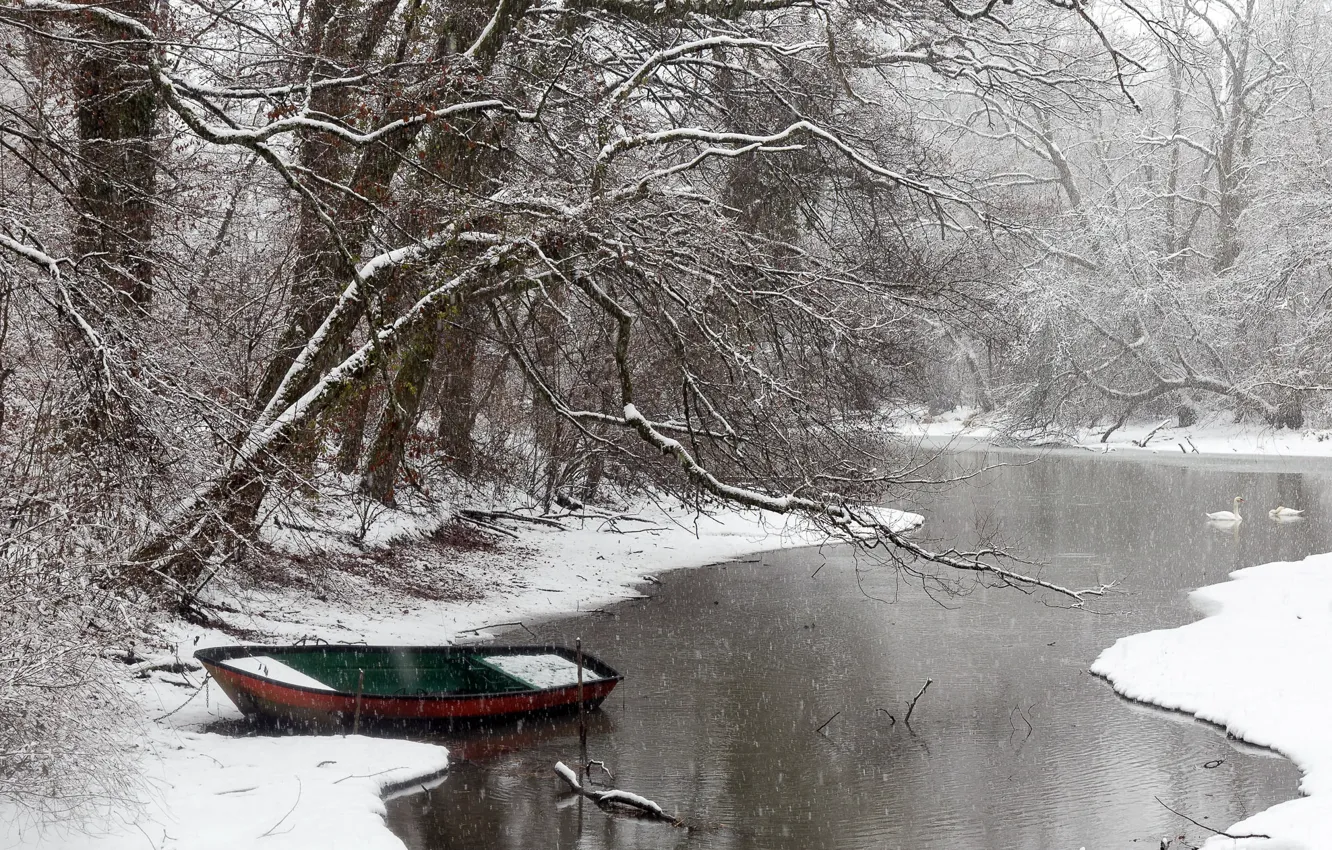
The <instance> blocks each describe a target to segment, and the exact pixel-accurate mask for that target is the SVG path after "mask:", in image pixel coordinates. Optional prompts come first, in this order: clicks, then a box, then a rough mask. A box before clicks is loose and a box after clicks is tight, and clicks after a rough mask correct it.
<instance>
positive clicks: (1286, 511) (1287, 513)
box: [1267, 505, 1304, 519]
mask: <svg viewBox="0 0 1332 850" xmlns="http://www.w3.org/2000/svg"><path fill="white" fill-rule="evenodd" d="M1303 514H1304V511H1297V510H1295V509H1294V508H1287V507H1283V506H1281V505H1277V506H1276V507H1275V508H1272V510H1270V511H1268V512H1267V515H1268V516H1270V517H1271V518H1272V519H1294V518H1296V517H1298V516H1302V515H1303Z"/></svg>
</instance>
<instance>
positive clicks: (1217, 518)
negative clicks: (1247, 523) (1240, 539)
mask: <svg viewBox="0 0 1332 850" xmlns="http://www.w3.org/2000/svg"><path fill="white" fill-rule="evenodd" d="M1242 501H1244V497H1243V496H1236V497H1235V510H1233V511H1212V512H1211V513H1210V514H1208V515H1207V518H1208V519H1210V520H1211V521H1212V522H1240V521H1241V520H1243V519H1244V517H1242V516H1240V512H1239V506H1240V502H1242Z"/></svg>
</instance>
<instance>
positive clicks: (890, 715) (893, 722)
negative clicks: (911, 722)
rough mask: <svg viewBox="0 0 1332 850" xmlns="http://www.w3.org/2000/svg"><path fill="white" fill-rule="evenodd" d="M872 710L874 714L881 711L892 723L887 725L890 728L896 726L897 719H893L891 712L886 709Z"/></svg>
mask: <svg viewBox="0 0 1332 850" xmlns="http://www.w3.org/2000/svg"><path fill="white" fill-rule="evenodd" d="M874 710H875V711H876V712H877V711H882V712H883V713H884V714H886V715H888V719H889V720H891V721H892V723H891V724H889V725H892V726H896V725H897V718H896V717H893V713H892V712H891V711H889V710H888V709H886V708H876V709H874Z"/></svg>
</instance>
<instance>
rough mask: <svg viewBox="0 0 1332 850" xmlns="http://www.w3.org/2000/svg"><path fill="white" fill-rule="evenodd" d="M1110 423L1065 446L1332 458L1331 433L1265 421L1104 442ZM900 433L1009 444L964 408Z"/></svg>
mask: <svg viewBox="0 0 1332 850" xmlns="http://www.w3.org/2000/svg"><path fill="white" fill-rule="evenodd" d="M1109 427H1110V426H1109V424H1106V425H1103V426H1101V427H1098V428H1081V429H1078V430H1077V431H1075V432H1074V433H1072V434H1070V435H1068V439H1067V441H1066V442H1064V443H1063V444H1064V445H1067V446H1069V447H1077V448H1082V449H1089V450H1091V451H1095V452H1107V453H1127V454H1132V455H1144V454H1147V455H1216V456H1221V457H1235V456H1241V457H1244V456H1253V457H1267V458H1272V457H1318V458H1332V431H1326V430H1314V429H1305V430H1299V431H1292V430H1289V429H1285V428H1281V429H1277V428H1273V427H1271V426H1269V425H1265V424H1262V423H1241V424H1236V423H1234V422H1222V421H1217V420H1206V421H1200V422H1199V423H1198V424H1196V425H1190V426H1188V427H1184V428H1181V427H1178V426H1177V425H1176V424H1175V422H1174V420H1173V419H1171V420H1156V421H1134V422H1128V423H1125V425H1124V426H1123V427H1121V428H1117V429H1115V430H1114V431H1113V432H1111V434H1110V436H1109V437H1108V438H1107V439H1106V441H1105V442H1101V435H1102V434H1104V433H1105V431H1106V429H1107V428H1109ZM894 430H895V431H896V432H897V433H899V434H901V435H903V436H906V437H914V438H925V439H928V440H930V441H931V442H933V443H936V444H948V443H950V442H951V443H953V444H954V447H971V446H976V445H984V444H987V443H999V442H1003V443H1004V444H1007V445H1011V441H1009V440H1002V439H1001V438H1002V433H1003V432H1002V428H1001V426H1000V424H999V423H997V422H995V421H992V420H991V418H989V417H986V416H984V415H981V414H979V413H978V412H977V411H974V410H969V409H966V408H959V409H957V410H950V411H948V412H946V413H942V414H939V415H937V416H923V415H922V416H921V417H919V418H918V419H916V420H914V421H909V422H904V423H901V424H900V425H899V426H898V427H897V428H895V429H894Z"/></svg>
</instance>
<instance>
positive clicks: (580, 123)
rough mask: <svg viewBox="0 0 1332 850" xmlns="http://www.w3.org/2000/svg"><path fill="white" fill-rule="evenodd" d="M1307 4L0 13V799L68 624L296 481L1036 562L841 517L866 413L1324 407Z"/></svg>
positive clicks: (70, 710) (75, 709)
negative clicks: (675, 505) (803, 526)
mask: <svg viewBox="0 0 1332 850" xmlns="http://www.w3.org/2000/svg"><path fill="white" fill-rule="evenodd" d="M1322 26H1323V24H1322V23H1321V22H1320V19H1319V15H1318V14H1317V12H1316V10H1313V9H1312V8H1311V7H1309V8H1306V7H1305V6H1304V5H1301V4H1300V3H1287V4H1282V3H1258V2H1250V3H1248V4H1247V5H1243V6H1233V5H1229V4H1227V5H1224V7H1222V6H1217V7H1215V8H1213V7H1206V8H1202V7H1199V6H1197V5H1196V4H1172V3H1166V4H1162V5H1160V6H1156V5H1152V6H1146V5H1138V4H1135V3H1132V2H1122V3H1120V4H1118V5H1115V6H1111V7H1106V8H1095V9H1093V8H1090V7H1088V6H1086V5H1084V4H1082V3H1076V2H1075V3H1063V2H1015V3H1007V2H1005V3H996V2H989V3H985V4H976V5H974V6H972V5H966V4H961V5H959V4H954V3H953V2H951V0H944V2H942V3H937V4H934V3H919V2H910V3H907V4H888V5H884V4H866V3H860V2H855V0H850V2H835V3H813V2H808V0H736V1H735V2H727V3H719V2H710V0H701V2H684V1H683V0H681V1H680V2H677V0H666V2H660V3H657V2H642V3H640V2H633V0H575V2H553V3H540V2H530V0H498V2H495V3H471V2H467V0H460V2H452V3H447V4H427V3H423V2H419V0H308V2H307V0H302V2H300V3H286V2H276V3H249V2H241V3H232V4H227V5H225V6H215V5H213V4H210V3H206V2H202V0H195V2H190V3H185V4H176V5H168V4H159V3H155V2H152V0H115V2H108V3H104V4H88V3H66V2H62V0H15V2H13V3H10V4H7V5H6V6H5V7H4V8H3V9H0V30H3V32H4V35H5V42H4V50H5V54H4V59H3V70H4V74H3V82H0V92H2V94H0V112H2V113H3V118H2V119H0V163H2V166H0V185H2V186H3V189H4V191H3V192H2V193H0V205H3V207H4V209H3V213H4V215H3V216H2V217H0V218H2V221H0V275H2V278H3V287H2V288H0V388H3V393H2V397H0V401H2V402H3V404H0V463H2V467H3V468H2V469H0V477H3V483H4V486H3V488H2V490H0V493H2V495H0V504H3V507H4V512H5V518H6V529H5V532H4V533H5V535H6V536H5V538H4V540H3V543H0V547H2V548H0V556H2V560H0V637H3V636H11V637H13V641H9V640H6V641H4V642H3V643H4V645H5V646H6V649H5V650H4V651H3V652H4V654H0V708H3V709H4V710H0V717H2V718H3V720H2V721H0V723H3V724H4V726H3V728H0V795H6V796H17V795H21V794H23V793H25V792H24V791H23V789H25V788H31V787H32V786H33V783H31V782H29V781H28V780H27V779H25V778H24V777H29V776H33V775H40V776H46V775H49V773H50V772H51V771H57V770H65V769H66V768H57V767H55V766H54V765H57V764H60V763H62V759H63V760H65V761H66V762H67V761H68V759H69V758H73V757H74V756H73V754H75V753H78V752H81V751H82V750H81V749H80V747H82V744H80V743H78V742H79V741H81V740H83V739H82V738H80V737H79V734H80V733H79V731H78V730H79V729H80V728H83V727H81V726H79V724H90V725H89V726H88V728H96V727H98V726H99V725H100V721H98V720H96V718H97V717H99V716H100V715H98V713H97V712H96V711H95V710H93V708H91V706H99V705H103V704H104V703H105V699H106V696H105V695H104V694H101V693H100V692H99V690H98V688H97V687H96V686H95V685H94V684H93V683H95V682H96V681H98V676H97V675H96V670H97V667H98V665H100V664H104V663H106V661H105V659H104V657H103V650H104V649H105V648H106V647H111V646H115V647H117V648H119V649H120V650H122V651H127V650H125V647H126V646H128V644H129V642H130V641H131V640H132V639H133V638H134V636H135V633H136V630H137V629H138V628H139V624H140V623H141V622H142V618H143V617H144V616H146V613H147V612H150V611H155V610H162V609H166V610H169V611H173V612H175V613H177V614H179V615H182V616H187V617H192V618H195V619H199V620H206V621H210V622H211V621H213V620H218V617H217V614H218V612H217V611H216V610H210V609H209V608H208V607H207V606H206V605H205V604H204V603H203V599H204V597H205V594H206V591H207V590H208V589H209V588H210V587H213V586H215V583H216V582H217V581H218V579H219V577H220V576H228V575H233V576H234V575H240V576H244V575H245V573H244V570H246V569H253V568H254V566H255V564H256V563H261V564H262V563H263V561H262V559H257V557H256V552H259V551H260V550H259V549H257V548H256V546H257V545H258V544H257V541H259V540H260V539H261V537H262V533H263V531H264V529H266V528H267V529H270V530H271V529H273V528H277V527H282V523H283V522H284V517H285V518H286V523H287V524H286V528H288V529H290V528H292V527H293V525H292V519H291V516H292V515H293V513H294V514H296V515H303V514H301V512H302V511H304V510H305V507H306V506H308V505H311V504H315V503H319V502H320V501H324V502H332V503H337V504H339V505H349V506H352V509H353V510H354V511H358V512H360V515H361V516H362V517H363V518H364V519H365V520H366V522H368V518H369V517H370V516H371V515H372V514H374V513H375V512H378V511H380V510H383V509H385V508H386V507H388V506H394V505H400V504H417V505H420V504H429V503H431V502H441V501H449V502H454V501H457V500H458V499H459V497H458V496H457V495H456V494H458V493H462V494H463V496H462V497H461V499H462V501H463V502H464V503H465V502H466V501H467V500H468V499H474V500H475V501H477V502H482V501H485V500H486V498H488V497H489V494H493V493H503V494H506V497H510V496H512V495H513V494H523V498H524V499H526V500H528V503H529V504H531V505H532V506H534V507H535V508H536V509H537V510H538V511H539V510H541V509H545V508H551V507H552V506H553V507H557V508H559V509H561V510H565V511H574V512H577V511H582V510H585V509H586V506H587V505H589V504H595V503H597V502H598V500H600V499H602V498H605V496H606V494H607V493H617V494H623V493H636V492H644V491H650V492H652V493H656V494H671V495H672V496H674V497H676V498H679V499H683V500H685V501H686V502H688V503H691V504H699V505H703V504H708V503H728V502H729V503H737V504H742V505H747V506H751V507H760V508H765V509H768V510H775V511H778V512H782V513H788V512H792V513H798V514H802V515H804V516H806V517H807V518H809V519H811V520H812V521H816V522H819V523H821V524H823V525H824V526H827V527H829V528H832V529H834V530H840V531H842V532H845V533H848V534H851V535H852V536H855V537H856V538H858V539H860V540H861V541H862V542H864V543H865V544H866V545H878V544H882V545H884V546H885V547H886V548H887V550H888V551H890V552H893V553H895V554H896V557H897V561H898V565H899V567H900V568H902V569H906V570H909V571H911V572H912V573H913V574H914V575H917V576H923V575H924V574H926V573H927V572H929V571H933V570H940V571H944V572H945V573H946V572H948V571H951V570H960V571H963V573H964V574H979V575H981V576H982V577H984V578H985V579H986V580H993V581H997V582H1001V583H1008V584H1014V585H1017V586H1021V587H1028V588H1029V587H1032V586H1044V587H1046V588H1047V589H1052V590H1055V591H1057V592H1061V593H1064V594H1065V595H1071V596H1074V597H1077V596H1078V595H1079V593H1081V591H1078V590H1077V589H1068V588H1058V587H1053V586H1050V585H1045V584H1043V583H1042V582H1040V581H1039V579H1038V578H1036V577H1034V576H1029V575H1025V574H1023V573H1022V571H1021V570H1014V569H1011V566H1012V565H1011V564H1008V562H1006V561H1005V560H1004V559H1003V556H1002V553H1000V552H998V551H991V550H984V551H975V552H939V551H933V550H927V549H925V548H923V547H922V546H920V545H919V544H918V543H915V542H913V541H912V540H910V539H909V538H907V537H905V536H904V535H903V534H902V532H901V530H900V529H899V528H895V527H893V526H892V525H891V524H890V523H888V522H886V521H884V520H882V519H881V518H880V517H879V515H878V514H876V513H875V512H873V511H868V510H865V509H862V508H859V507H857V506H858V505H862V504H874V503H876V502H878V501H879V500H882V499H884V498H891V495H892V494H893V493H894V492H900V490H901V488H905V487H913V486H919V485H920V484H921V482H920V481H919V478H920V474H919V472H918V466H919V463H920V461H919V459H917V458H916V457H914V456H913V455H912V453H911V452H909V451H906V450H903V449H901V448H900V447H898V446H896V445H894V443H893V442H892V440H891V439H890V438H889V437H888V436H887V433H888V432H887V430H886V426H887V425H889V424H891V422H893V421H894V420H895V419H898V418H900V417H902V416H904V415H906V414H907V412H909V411H912V410H915V409H917V408H920V407H934V408H944V407H951V406H953V405H954V404H957V403H962V402H969V403H974V404H976V405H978V406H980V407H982V408H987V409H996V410H1002V411H1003V412H1004V413H1006V414H1007V416H1008V417H1009V420H1010V421H1012V422H1013V423H1015V424H1014V427H1015V429H1016V430H1017V431H1018V432H1019V433H1021V434H1022V435H1025V436H1041V437H1048V436H1049V435H1050V434H1058V433H1060V432H1062V431H1063V430H1065V429H1067V428H1069V427H1073V426H1078V425H1087V424H1089V423H1102V424H1103V425H1104V426H1105V427H1110V426H1112V425H1114V424H1115V423H1116V422H1122V421H1124V419H1125V418H1126V417H1128V416H1129V415H1132V414H1143V415H1147V414H1152V415H1160V414H1161V413H1162V411H1167V412H1170V413H1172V414H1177V415H1178V416H1180V417H1181V418H1184V417H1189V416H1195V415H1197V412H1198V411H1199V410H1205V409H1220V410H1225V411H1228V412H1231V413H1234V414H1235V415H1239V416H1245V417H1257V418H1259V419H1261V420H1263V421H1265V422H1267V423H1270V424H1271V425H1273V426H1288V427H1299V426H1301V425H1303V424H1305V423H1306V422H1311V421H1319V420H1320V418H1321V417H1322V416H1323V415H1324V413H1323V405H1324V404H1325V402H1324V401H1323V397H1322V396H1321V395H1320V392H1321V390H1322V387H1323V385H1324V384H1327V383H1329V382H1328V380H1327V379H1326V378H1325V376H1324V374H1323V373H1324V372H1325V371H1326V370H1327V368H1328V365H1329V364H1328V363H1327V362H1326V359H1325V355H1324V353H1323V351H1322V349H1321V348H1320V347H1319V346H1317V345H1316V341H1317V339H1319V335H1320V334H1321V333H1322V322H1323V321H1324V318H1323V313H1324V310H1323V299H1324V295H1325V290H1326V289H1327V285H1328V284H1327V282H1326V280H1325V279H1324V273H1323V265H1324V263H1323V257H1324V254H1325V252H1326V251H1327V250H1328V247H1327V244H1326V228H1325V227H1324V226H1323V223H1322V217H1323V216H1324V215H1325V213H1324V208H1325V206H1326V201H1325V195H1326V194H1327V193H1326V192H1325V191H1324V189H1325V187H1326V180H1327V176H1326V174H1325V169H1324V164H1323V161H1322V154H1321V150H1322V134H1323V133H1324V132H1325V131H1326V130H1327V128H1328V126H1329V125H1328V121H1329V117H1328V114H1327V105H1326V104H1325V103H1324V100H1325V99H1326V95H1325V93H1326V92H1327V91H1329V88H1328V87H1327V86H1325V85H1322V82H1323V81H1324V77H1326V75H1327V74H1328V65H1327V62H1328V59H1329V53H1328V48H1327V45H1326V44H1325V42H1326V38H1325V37H1324V36H1323V33H1322V29H1321V28H1322ZM1292 210H1294V211H1298V214H1292V212H1291V211H1292ZM445 493H448V494H450V495H449V496H448V497H447V498H446V497H445V496H444V495H443V494H445ZM483 494H484V496H483ZM464 506H465V504H464ZM364 524H365V523H363V525H364ZM362 532H364V528H363V529H362ZM1006 564H1007V566H1006ZM219 622H220V620H219ZM11 650H12V651H11ZM51 699H55V700H57V703H55V704H54V705H55V708H52V709H49V710H48V709H46V708H42V706H46V705H48V703H47V702H46V701H47V700H51ZM8 706H22V707H23V710H22V711H18V712H17V713H15V712H11V711H10V710H8V708H7V707H8ZM85 709H87V710H86V711H85ZM33 711H38V712H39V713H40V714H41V717H39V718H38V717H33V716H31V713H32V712H33ZM24 718H28V719H24ZM28 720H31V721H32V722H28ZM71 724H73V725H71ZM55 727H60V728H61V729H62V730H63V731H61V732H59V733H57V732H53V731H52V730H53V729H54V728H55ZM71 730H73V731H71ZM48 742H55V743H53V744H50V743H48ZM61 742H66V743H61ZM88 764H92V765H94V766H96V765H100V764H102V762H100V761H94V762H89V763H88ZM108 764H111V763H110V762H108ZM111 768H112V773H111V774H99V775H100V776H103V785H104V786H105V787H110V781H107V780H105V777H106V776H110V775H113V774H114V768H115V765H114V764H111ZM33 771H35V772H36V773H35V774H34V773H33Z"/></svg>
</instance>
